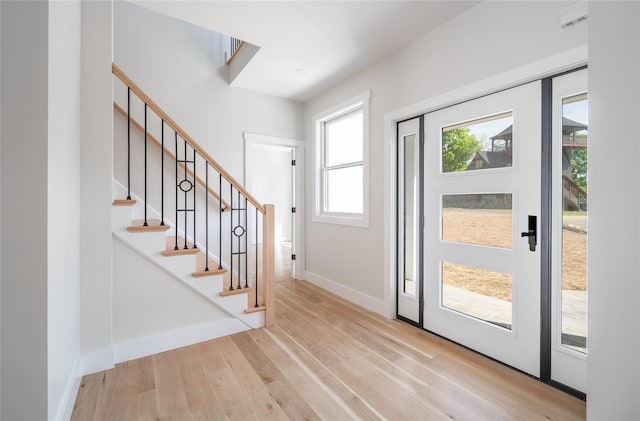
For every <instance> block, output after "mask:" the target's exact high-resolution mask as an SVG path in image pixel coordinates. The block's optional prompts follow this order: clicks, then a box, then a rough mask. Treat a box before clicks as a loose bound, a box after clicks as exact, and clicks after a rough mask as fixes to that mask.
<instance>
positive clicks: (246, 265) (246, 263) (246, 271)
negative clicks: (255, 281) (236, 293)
mask: <svg viewBox="0 0 640 421" xmlns="http://www.w3.org/2000/svg"><path fill="white" fill-rule="evenodd" d="M248 230H249V205H248V202H247V198H246V197H245V198H244V287H245V288H249V249H248V248H247V247H248V245H249V243H248V241H247V239H248V237H249V234H248V232H247V231H248Z"/></svg>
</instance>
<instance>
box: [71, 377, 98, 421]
mask: <svg viewBox="0 0 640 421" xmlns="http://www.w3.org/2000/svg"><path fill="white" fill-rule="evenodd" d="M101 378H102V372H100V373H95V374H90V375H88V376H84V377H83V378H82V380H81V382H80V388H79V390H78V396H77V397H76V402H75V404H74V406H73V413H72V414H71V421H82V420H92V419H94V416H95V413H96V405H97V400H98V384H99V382H100V379H101Z"/></svg>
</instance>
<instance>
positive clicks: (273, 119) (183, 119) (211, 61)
mask: <svg viewBox="0 0 640 421" xmlns="http://www.w3.org/2000/svg"><path fill="white" fill-rule="evenodd" d="M221 40H222V36H221V35H219V34H216V33H214V32H211V31H208V30H205V29H203V28H200V27H197V26H194V25H191V24H188V23H185V22H183V21H179V20H176V19H173V18H170V17H167V16H164V15H161V14H158V13H156V12H153V11H150V10H148V9H144V8H141V7H139V6H135V5H132V4H129V3H125V2H117V3H115V6H114V57H115V58H114V62H115V63H116V64H117V65H118V66H119V67H120V68H121V69H122V70H123V71H124V72H125V73H126V74H127V75H128V76H129V77H130V78H131V79H132V80H133V81H134V82H135V83H137V84H138V85H139V86H140V87H141V88H142V89H143V90H144V91H145V92H146V93H147V94H148V95H149V96H150V97H151V98H152V99H153V100H154V101H155V102H156V103H158V105H159V106H160V107H162V108H163V109H164V110H165V111H166V112H167V113H168V114H169V115H170V116H171V117H172V118H173V119H174V120H175V121H176V122H177V123H178V124H179V125H180V126H181V127H182V128H184V129H185V130H186V131H187V133H189V134H190V135H191V136H192V137H193V138H194V139H195V140H196V142H198V143H199V144H200V145H201V146H202V147H204V148H205V149H206V150H207V151H208V152H209V153H210V154H211V155H212V156H213V158H214V159H216V160H217V161H218V162H219V163H220V164H221V165H222V166H223V167H224V168H225V169H226V170H227V171H229V172H230V173H231V175H232V176H233V177H234V178H236V179H237V180H238V181H240V182H242V178H243V169H244V154H243V148H244V142H243V136H242V133H243V131H250V132H254V133H264V134H268V135H272V136H278V137H285V138H290V139H299V138H301V136H302V124H301V122H302V119H301V116H302V105H301V104H299V103H297V102H293V101H290V100H285V99H281V98H276V97H273V96H269V95H263V94H257V93H254V92H250V91H246V90H242V89H238V88H232V87H230V86H228V85H227V82H226V80H225V77H226V74H225V72H226V67H225V66H226V65H225V63H224V57H223V50H222V42H221Z"/></svg>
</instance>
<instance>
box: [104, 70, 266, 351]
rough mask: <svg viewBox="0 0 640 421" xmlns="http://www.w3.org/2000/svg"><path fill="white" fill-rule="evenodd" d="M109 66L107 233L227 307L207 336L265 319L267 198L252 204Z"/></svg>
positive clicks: (263, 322) (221, 307)
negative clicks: (222, 319) (110, 166)
mask: <svg viewBox="0 0 640 421" xmlns="http://www.w3.org/2000/svg"><path fill="white" fill-rule="evenodd" d="M112 72H113V74H114V75H115V76H116V78H114V98H116V99H115V101H114V111H115V112H114V125H115V126H116V127H114V201H113V206H112V231H113V236H114V238H116V239H118V240H119V241H121V242H122V243H124V244H125V245H126V246H127V247H129V248H130V249H131V250H133V251H134V252H135V253H137V254H139V255H141V256H143V257H144V258H145V259H146V260H147V261H148V262H150V263H151V264H153V265H154V266H156V267H157V268H160V269H162V270H163V271H164V272H165V273H167V274H169V275H170V276H171V277H172V278H174V279H175V280H176V282H179V283H181V284H182V285H184V286H186V287H188V288H189V289H190V290H191V291H193V292H194V293H196V294H198V295H200V296H201V297H202V298H204V299H206V300H207V301H208V302H209V303H210V304H211V305H212V306H214V307H216V309H218V310H220V311H221V312H222V313H224V314H225V315H226V316H227V318H226V321H225V322H224V328H223V329H221V332H220V334H216V333H215V332H211V335H210V336H211V337H216V336H223V335H225V334H231V333H235V332H240V331H244V330H248V329H256V328H261V327H265V326H266V327H268V326H271V325H273V324H274V322H275V311H274V310H275V309H274V302H275V300H274V290H273V288H274V286H273V282H274V245H273V244H274V215H275V209H274V207H273V205H263V204H261V203H259V202H258V201H257V200H256V199H255V198H254V197H253V196H252V195H251V194H250V193H249V192H247V191H246V190H245V189H244V187H243V186H242V185H241V184H240V183H239V182H237V181H236V180H235V179H234V178H233V177H232V176H231V175H230V174H229V173H228V172H227V171H225V170H224V169H223V168H222V167H221V166H220V165H219V164H218V163H217V162H216V161H215V160H214V159H213V158H212V157H211V156H210V155H209V154H208V153H207V152H206V151H205V150H204V149H203V148H202V147H201V146H200V145H199V144H198V143H196V142H195V140H193V138H191V136H189V135H188V134H187V133H186V132H185V131H184V130H183V129H182V128H181V127H180V126H179V125H178V124H177V123H176V122H175V121H174V120H173V119H172V118H170V117H169V116H168V115H167V113H166V112H164V111H163V110H162V109H161V108H160V107H159V106H158V105H157V104H156V103H155V102H154V101H153V100H152V99H151V98H150V97H149V96H148V95H147V94H146V93H144V92H143V91H142V90H141V89H140V88H139V86H138V85H136V84H135V83H134V82H133V81H132V80H131V79H130V78H129V77H128V76H127V75H126V74H124V72H122V70H121V69H119V68H118V66H116V65H115V64H113V65H112ZM125 93H126V95H125ZM125 98H126V99H125ZM116 178H120V179H119V180H117V179H116ZM144 298H145V297H140V299H141V300H143V299H144ZM182 345H184V343H181V344H179V345H178V346H182Z"/></svg>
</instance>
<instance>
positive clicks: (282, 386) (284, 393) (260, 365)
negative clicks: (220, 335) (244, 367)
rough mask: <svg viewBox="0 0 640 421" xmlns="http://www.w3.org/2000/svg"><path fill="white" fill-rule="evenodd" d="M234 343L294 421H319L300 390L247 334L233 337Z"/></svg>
mask: <svg viewBox="0 0 640 421" xmlns="http://www.w3.org/2000/svg"><path fill="white" fill-rule="evenodd" d="M233 341H234V342H235V343H236V344H237V346H238V347H239V348H241V349H242V353H243V354H244V356H245V358H246V359H247V361H249V363H250V364H251V365H252V366H253V368H254V369H255V370H256V372H257V373H258V374H259V375H260V377H261V378H262V380H263V381H264V382H265V385H266V386H267V388H268V389H269V392H270V393H271V396H273V398H274V399H275V401H276V402H277V403H278V405H280V407H281V408H282V410H283V411H284V412H285V413H286V414H287V416H288V417H289V418H290V419H292V420H299V419H305V420H319V419H320V417H319V416H318V414H317V413H316V412H315V411H314V410H313V408H311V406H309V404H308V403H307V402H306V401H305V400H304V399H303V398H302V396H301V395H300V393H298V390H296V388H295V387H293V385H292V384H291V383H290V382H289V381H288V379H287V378H286V376H285V375H284V374H283V373H282V372H281V371H280V370H278V368H277V367H276V365H275V364H274V362H273V361H272V360H271V359H270V358H269V356H267V355H266V354H265V353H264V351H263V350H262V349H260V348H259V347H258V346H257V345H256V344H255V342H254V341H252V340H251V338H250V336H249V335H248V334H247V333H242V334H237V335H234V336H233Z"/></svg>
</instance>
